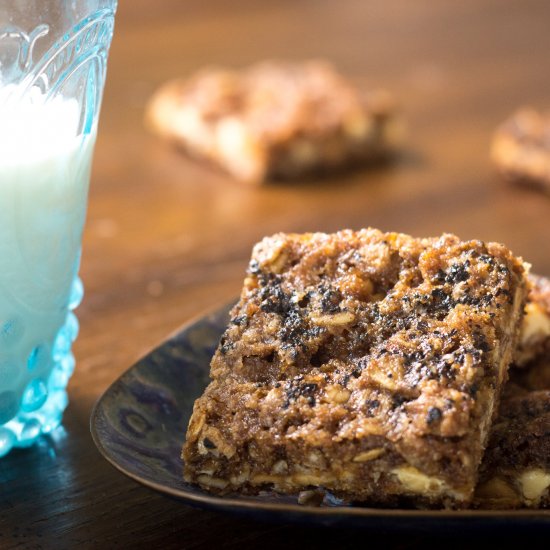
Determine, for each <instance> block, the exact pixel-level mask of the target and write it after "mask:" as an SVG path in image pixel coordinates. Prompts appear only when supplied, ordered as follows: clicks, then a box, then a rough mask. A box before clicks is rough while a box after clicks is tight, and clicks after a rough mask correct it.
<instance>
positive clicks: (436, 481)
mask: <svg viewBox="0 0 550 550" xmlns="http://www.w3.org/2000/svg"><path fill="white" fill-rule="evenodd" d="M523 275H524V269H523V266H522V264H521V262H520V261H518V260H517V259H516V258H514V257H513V256H512V255H511V254H510V252H509V251H508V250H507V249H506V248H505V247H504V246H502V245H499V244H494V243H490V244H484V243H482V242H480V241H470V242H461V241H460V240H459V239H458V238H457V237H454V236H452V235H444V236H442V237H441V238H439V239H413V238H412V237H409V236H407V235H401V234H395V233H381V232H380V231H377V230H373V229H369V230H362V231H358V232H352V231H341V232H338V233H336V234H332V235H326V234H320V233H316V234H306V235H285V234H279V235H275V236H274V237H271V238H267V239H264V241H262V242H261V243H259V244H258V245H257V246H256V247H255V249H254V252H253V256H252V261H251V263H250V268H249V272H248V277H247V278H246V280H245V284H244V288H243V291H242V294H241V299H240V301H239V303H238V304H237V306H235V308H234V309H233V312H232V319H231V323H230V325H229V327H228V329H227V331H226V332H225V334H224V335H223V337H222V339H221V341H220V345H219V347H218V349H217V351H216V353H215V356H214V358H213V360H212V365H211V377H212V382H211V384H210V385H209V386H208V388H207V389H206V391H205V393H204V395H203V396H202V397H201V398H199V399H198V400H197V401H196V403H195V408H194V412H193V416H192V418H191V421H190V424H189V429H188V433H187V441H186V444H185V447H184V451H183V457H184V460H185V478H186V479H187V480H189V481H193V482H196V483H199V484H200V485H202V486H203V487H205V488H206V489H209V490H212V491H217V492H221V493H224V492H229V491H232V490H238V491H242V492H249V493H255V492H257V491H258V490H260V489H261V488H265V487H269V486H271V487H274V488H275V489H276V490H277V491H281V492H296V493H297V492H298V491H300V490H302V489H306V488H309V487H312V486H313V487H324V488H326V489H328V490H330V491H332V492H334V493H335V494H336V495H338V496H341V497H342V498H346V499H349V500H358V501H368V502H373V503H374V502H376V503H384V504H388V505H392V504H397V503H398V502H400V501H402V500H403V499H406V500H409V501H410V502H412V503H413V504H415V505H422V506H441V505H445V506H463V505H466V504H468V502H469V500H470V498H471V495H472V492H473V488H474V484H475V480H476V472H477V468H478V465H479V462H480V460H481V454H482V449H483V447H484V445H485V440H486V433H487V431H488V427H489V424H490V421H491V417H492V414H493V408H494V406H495V404H496V402H497V400H498V396H499V393H500V387H501V384H502V383H503V380H504V379H505V377H506V370H507V366H508V363H509V362H510V358H511V353H512V350H513V347H514V346H515V343H516V339H517V334H518V332H519V326H520V320H521V312H522V310H523V306H524V300H525V295H526V288H525V283H524V277H523Z"/></svg>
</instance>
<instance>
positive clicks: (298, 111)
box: [147, 61, 400, 183]
mask: <svg viewBox="0 0 550 550" xmlns="http://www.w3.org/2000/svg"><path fill="white" fill-rule="evenodd" d="M394 112H395V108H394V106H393V101H392V100H391V98H390V97H389V96H388V94H387V93H384V92H381V91H371V92H370V93H368V94H361V93H360V92H359V91H358V90H357V89H356V88H355V87H354V86H352V84H351V83H350V82H348V81H347V80H346V79H344V78H343V77H342V76H341V75H339V74H338V73H337V72H336V71H335V69H334V68H333V67H332V66H331V65H329V64H328V63H326V62H321V61H309V62H304V63H290V62H287V63H285V62H276V61H266V62H263V63H259V64H256V65H253V66H251V67H249V68H247V69H243V70H241V71H237V70H228V69H216V68H210V69H204V70H203V71H201V72H199V73H197V74H196V75H194V76H192V77H191V78H189V79H178V80H174V81H171V82H168V83H167V84H166V85H164V86H163V87H162V88H160V89H159V91H158V92H157V93H156V94H155V95H154V96H153V98H152V99H151V102H150V104H149V107H148V109H147V121H148V123H149V125H150V126H151V128H152V129H153V130H154V131H156V132H157V133H159V134H160V135H162V136H164V137H167V138H169V139H171V140H173V141H175V142H176V143H178V144H179V145H180V146H182V147H183V148H185V149H186V150H187V151H188V152H189V153H191V154H193V155H196V156H198V157H201V158H205V159H207V160H210V161H212V162H213V163H215V164H217V165H219V166H221V167H222V168H224V169H225V170H226V171H228V172H229V173H231V174H232V175H233V176H234V177H236V178H238V179H241V180H245V181H250V182H256V183H258V182H262V181H265V180H266V179H269V178H277V177H282V178H289V177H295V176H300V175H302V174H308V173H310V172H313V171H319V170H329V169H333V168H336V167H340V166H343V165H347V164H349V163H355V162H359V161H365V160H369V159H378V158H381V157H382V156H384V155H386V154H387V153H388V152H389V151H390V150H391V149H393V148H394V147H395V145H396V143H397V142H398V141H399V134H400V128H399V123H398V121H397V120H396V119H395V117H394Z"/></svg>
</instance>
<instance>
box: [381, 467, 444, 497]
mask: <svg viewBox="0 0 550 550" xmlns="http://www.w3.org/2000/svg"><path fill="white" fill-rule="evenodd" d="M392 474H394V475H395V476H397V479H398V480H399V483H401V485H403V487H405V489H407V490H408V491H411V492H412V493H418V494H421V495H428V494H433V493H441V492H442V491H443V490H444V488H445V482H444V481H443V480H441V479H438V478H437V477H431V476H427V475H426V474H423V473H422V472H421V471H420V470H417V469H416V468H414V467H413V466H402V467H400V468H395V469H394V470H392Z"/></svg>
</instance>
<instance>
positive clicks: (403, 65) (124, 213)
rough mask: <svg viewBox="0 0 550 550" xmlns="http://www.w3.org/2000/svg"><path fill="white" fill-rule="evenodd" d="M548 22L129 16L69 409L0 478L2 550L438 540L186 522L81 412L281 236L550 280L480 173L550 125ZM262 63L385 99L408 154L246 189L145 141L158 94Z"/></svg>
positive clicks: (384, 16) (123, 17)
mask: <svg viewBox="0 0 550 550" xmlns="http://www.w3.org/2000/svg"><path fill="white" fill-rule="evenodd" d="M549 22H550V3H549V2H547V1H545V0H483V1H481V0H462V1H461V2H453V1H447V0H444V1H436V0H432V1H429V0H417V1H415V2H411V1H409V0H369V1H360V0H262V1H257V0H235V1H233V2H227V1H224V0H187V1H185V2H184V1H182V0H158V1H156V2H151V1H150V0H122V1H121V2H120V5H119V10H118V15H117V21H116V28H115V37H114V41H113V45H112V50H111V55H110V59H109V69H108V78H107V86H106V90H105V96H104V103H103V110H102V113H101V122H100V131H99V138H98V142H97V147H96V153H95V160H94V170H93V175H92V183H91V190H90V203H89V212H88V221H87V226H86V230H85V236H84V252H83V261H82V268H81V275H82V278H83V280H84V284H85V287H86V294H85V298H84V301H83V303H82V305H81V306H80V308H79V309H78V311H77V313H78V316H79V320H80V323H81V332H80V335H79V337H78V340H77V342H76V345H75V354H76V357H77V368H76V371H75V374H74V375H73V378H72V379H71V382H70V385H69V396H70V405H69V407H68V409H67V411H66V414H65V419H64V423H63V427H62V428H60V429H58V430H57V431H56V432H55V433H54V434H53V435H52V436H51V437H49V438H46V439H44V440H43V441H41V442H40V443H39V444H38V445H36V446H35V447H33V448H31V449H28V450H25V451H15V452H12V453H11V454H10V455H8V456H7V457H5V458H3V459H1V460H0V548H19V547H21V548H77V547H78V548H141V547H147V548H162V549H165V548H186V549H191V548H205V549H208V548H215V547H222V548H239V549H243V550H244V549H248V548H262V549H263V548H279V547H280V548H284V547H288V548H298V547H300V548H314V547H325V546H327V545H330V546H331V547H335V548H352V547H353V548H357V547H358V545H361V547H362V546H367V545H368V546H369V547H372V545H374V544H376V545H377V546H379V547H381V548H389V547H392V548H419V547H421V546H422V547H426V546H427V545H429V544H430V541H431V542H434V540H433V539H431V538H430V534H429V532H428V533H425V534H418V535H412V536H411V537H406V538H405V537H398V536H394V535H392V534H391V533H389V534H384V535H381V534H379V533H369V532H364V531H343V530H337V529H332V530H331V529H327V528H319V527H317V528H313V527H301V526H292V525H281V524H277V523H260V522H257V521H255V520H253V519H249V518H240V517H234V516H227V515H222V514H219V513H214V512H206V511H201V510H197V509H193V508H190V507H188V506H186V505H184V504H182V503H181V502H177V501H174V500H170V499H168V498H166V497H164V496H161V495H159V494H156V493H154V492H152V491H151V490H149V489H147V488H145V487H142V486H140V485H138V484H137V483H135V482H134V481H131V480H129V479H127V478H125V477H124V476H123V475H122V474H120V473H119V472H117V471H116V470H115V469H114V468H113V467H112V466H110V465H109V464H108V463H107V462H106V461H105V460H104V459H103V458H102V457H101V456H100V454H99V453H98V451H97V450H96V448H95V446H94V444H93V442H92V439H91V437H90V430H89V418H90V412H91V409H92V407H93V405H94V403H95V401H96V400H97V399H98V397H99V396H100V395H101V394H102V392H103V391H104V390H105V389H106V388H107V387H108V386H109V385H110V384H111V383H112V382H113V381H114V380H115V379H116V378H117V377H118V376H119V375H120V374H121V373H123V372H124V371H125V370H126V369H127V368H128V367H130V366H131V365H132V364H133V363H134V362H135V361H136V360H137V359H138V358H139V357H141V356H142V355H143V354H145V353H146V352H147V351H148V350H149V349H151V348H152V347H153V346H155V345H156V344H158V343H159V342H161V341H162V340H163V339H164V338H165V337H166V336H167V335H168V334H170V333H171V332H173V331H174V330H176V329H177V328H178V327H179V326H180V325H182V324H183V323H185V322H186V321H188V320H189V319H190V318H192V317H194V316H197V315H198V314H200V313H201V312H203V311H205V310H208V309H212V308H215V307H216V306H218V305H221V304H223V303H225V302H227V301H228V300H230V299H232V298H233V297H234V296H235V295H236V294H237V293H238V292H239V290H240V286H241V283H242V279H243V275H244V270H245V267H246V264H247V260H248V256H249V254H250V250H251V247H252V245H253V243H255V242H256V241H257V240H258V239H260V238H261V237H262V236H264V235H268V234H272V233H274V232H278V231H313V230H322V231H333V230H337V229H340V228H348V227H349V228H361V227H365V226H373V227H378V228H381V229H384V230H394V231H402V232H407V233H411V234H413V235H416V236H432V235H438V234H440V233H442V232H453V233H457V234H458V235H460V236H461V237H463V238H480V239H483V240H496V241H501V242H504V243H506V244H507V245H508V246H509V247H510V248H511V249H512V250H513V251H514V252H515V253H517V254H518V255H522V256H523V257H524V259H526V260H527V261H529V262H530V263H531V264H532V265H533V270H534V271H535V272H537V273H541V274H545V275H550V250H549V248H550V247H549V242H550V197H548V196H544V195H541V194H539V193H537V192H534V191H531V190H528V189H522V188H517V187H513V186H511V185H508V184H504V183H502V182H501V181H499V179H498V177H497V176H496V175H495V173H494V171H493V169H492V167H491V164H490V162H489V157H488V148H489V144H490V139H491V134H492V132H493V130H494V128H495V127H496V125H497V124H499V123H500V122H501V121H502V120H503V119H504V118H506V117H507V116H508V115H509V114H511V112H512V111H513V110H515V109H516V108H517V107H518V106H521V105H524V104H530V105H533V106H535V107H540V108H544V107H546V108H548V107H550V70H548V67H549V60H550V33H549V32H548V28H549ZM272 57H276V58H290V59H304V58H312V57H324V58H328V59H330V60H332V61H333V62H334V63H335V64H336V65H337V66H338V67H339V68H340V69H341V70H342V71H343V72H344V73H346V74H348V75H349V76H350V77H351V78H353V79H354V81H356V82H357V83H358V84H359V85H361V86H365V87H367V86H375V87H384V88H387V89H388V90H391V91H393V92H394V93H395V94H396V96H397V97H398V100H399V103H400V105H401V107H402V111H403V114H404V116H405V117H406V120H407V123H408V128H409V132H408V141H407V144H406V146H405V148H404V151H403V153H402V154H401V155H400V156H399V157H398V158H397V159H396V160H395V162H394V163H392V164H390V165H388V166H385V167H378V168H373V169H370V170H369V169H363V170H358V171H355V172H353V173H349V174H346V175H343V176H335V177H332V178H328V179H324V180H322V181H311V182H309V183H305V184H304V183H303V184H298V185H293V184H290V183H288V184H277V185H270V186H265V187H253V186H247V185H243V184H239V183H237V182H235V181H232V180H231V179H229V178H228V177H226V176H224V175H223V174H222V173H219V172H216V171H213V170H212V169H210V168H208V167H205V166H202V165H201V164H198V163H196V162H194V161H192V160H190V159H188V158H186V157H185V156H184V155H182V154H181V153H180V152H179V151H177V150H175V149H173V148H171V147H170V146H167V145H166V144H165V143H163V142H161V141H160V140H158V139H157V138H156V137H154V136H151V135H150V134H149V133H148V132H147V131H146V129H145V128H144V125H143V112H144V107H145V104H146V102H147V99H148V98H149V97H150V95H151V93H152V92H153V91H154V90H155V88H156V87H157V86H158V85H159V84H161V83H162V82H164V81H165V80H167V79H169V78H172V77H175V76H183V75H188V74H190V73H191V72H192V71H194V70H196V69H198V68H200V67H202V66H204V65H205V64H219V65H227V66H236V67H238V66H243V65H246V64H249V63H251V62H254V61H257V60H260V59H264V58H272ZM458 535H459V534H456V533H455V534H453V537H455V536H458ZM449 540H455V539H454V538H453V539H449ZM449 540H447V548H448V547H450V546H449V544H450V543H449ZM381 542H382V543H383V544H381Z"/></svg>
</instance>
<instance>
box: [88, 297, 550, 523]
mask: <svg viewBox="0 0 550 550" xmlns="http://www.w3.org/2000/svg"><path fill="white" fill-rule="evenodd" d="M229 309H230V306H226V307H224V308H221V309H219V310H218V311H215V312H214V313H211V314H209V315H206V316H205V317H202V318H200V319H198V320H197V321H195V322H193V323H191V324H189V325H187V326H185V327H184V328H183V329H182V330H181V331H180V332H178V333H177V334H175V335H174V336H172V337H171V338H168V339H167V340H166V341H165V342H164V343H162V344H161V345H160V346H159V347H157V348H156V349H154V350H153V351H152V352H151V353H149V354H148V355H147V356H146V357H144V358H143V359H141V360H140V361H139V362H138V363H136V364H135V365H134V366H133V367H131V368H130V369H129V370H128V371H126V372H125V373H124V374H123V375H122V376H121V377H120V378H119V379H118V380H117V381H116V382H114V383H113V384H112V385H111V387H110V388H109V389H108V390H107V391H106V392H105V393H104V395H103V396H102V397H101V398H100V399H99V401H98V402H97V404H96V406H95V408H94V411H93V412H92V417H91V431H92V436H93V439H94V441H95V444H96V445H97V447H98V449H99V451H100V452H101V454H102V455H103V456H104V457H105V458H106V459H107V460H108V461H109V462H110V463H111V464H112V465H113V466H114V467H115V468H117V469H118V470H120V471H121V472H122V473H123V474H126V475H127V476H128V477H130V478H132V479H134V480H135V481H137V482H139V483H142V484H143V485H145V486H147V487H150V488H151V489H154V490H156V491H159V492H161V493H164V494H165V495H168V496H171V497H175V498H177V499H181V500H182V501H184V502H185V503H187V504H191V505H194V506H198V507H203V508H211V509H217V510H224V511H228V512H240V513H245V514H249V515H252V516H255V517H258V518H261V519H272V520H280V521H285V522H288V521H300V522H308V523H322V524H325V525H339V526H355V527H357V526H362V527H368V528H370V529H376V530H392V531H398V530H400V531H412V530H414V531H446V530H447V529H449V528H455V529H457V528H459V529H460V530H461V531H462V530H464V529H466V530H471V529H475V530H476V531H478V530H479V529H480V528H481V529H484V528H490V529H499V530H502V529H505V528H510V527H513V528H514V529H516V528H518V527H530V528H531V529H532V528H535V527H539V528H542V529H544V528H546V529H548V527H550V510H547V511H528V510H520V511H502V512H501V511H476V510H464V511H425V510H388V509H381V508H366V507H359V506H342V505H338V504H337V503H336V502H335V503H333V504H332V505H331V504H328V505H326V506H321V507H312V506H302V505H299V504H298V503H297V501H296V498H294V497H288V496H281V495H277V494H275V493H273V492H266V493H264V494H261V495H259V496H257V497H249V496H240V495H234V496H231V497H217V496H213V495H210V494H209V493H206V492H205V491H203V490H201V489H200V488H198V487H195V486H193V485H191V484H188V483H185V482H184V481H183V479H182V470H183V464H182V460H181V458H180V451H181V447H182V444H183V441H184V438H185V430H186V428H187V423H188V420H189V417H190V415H191V411H192V408H193V402H194V401H195V399H196V398H197V397H199V395H200V394H201V393H202V391H203V390H204V388H205V387H206V385H207V383H208V371H209V364H210V358H211V357H212V354H213V353H214V350H215V348H216V346H217V344H218V340H219V338H220V336H221V334H222V332H223V331H224V329H225V326H226V324H227V322H228V320H229ZM499 532H501V531H499Z"/></svg>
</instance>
